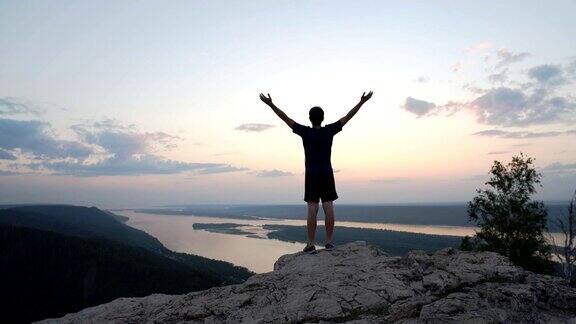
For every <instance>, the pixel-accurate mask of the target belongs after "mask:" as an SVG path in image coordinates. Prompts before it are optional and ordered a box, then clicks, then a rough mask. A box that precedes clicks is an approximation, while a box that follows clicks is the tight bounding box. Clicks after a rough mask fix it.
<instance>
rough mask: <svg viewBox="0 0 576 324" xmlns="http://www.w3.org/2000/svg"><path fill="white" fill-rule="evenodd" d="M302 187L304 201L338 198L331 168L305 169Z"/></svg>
mask: <svg viewBox="0 0 576 324" xmlns="http://www.w3.org/2000/svg"><path fill="white" fill-rule="evenodd" d="M304 187H305V191H304V201H306V202H319V201H320V199H322V201H323V202H324V201H333V200H336V199H338V194H336V185H335V183H334V173H333V172H332V170H326V171H322V172H309V171H306V177H305V180H304Z"/></svg>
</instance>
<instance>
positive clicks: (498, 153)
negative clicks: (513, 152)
mask: <svg viewBox="0 0 576 324" xmlns="http://www.w3.org/2000/svg"><path fill="white" fill-rule="evenodd" d="M507 153H510V152H508V151H491V152H488V155H500V154H507Z"/></svg>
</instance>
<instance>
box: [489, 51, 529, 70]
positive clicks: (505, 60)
mask: <svg viewBox="0 0 576 324" xmlns="http://www.w3.org/2000/svg"><path fill="white" fill-rule="evenodd" d="M528 57H530V53H527V52H522V53H514V52H510V51H509V50H508V49H507V48H501V49H499V50H498V51H497V52H496V58H497V62H496V68H504V67H506V66H508V65H510V64H513V63H518V62H521V61H523V60H524V59H526V58H528Z"/></svg>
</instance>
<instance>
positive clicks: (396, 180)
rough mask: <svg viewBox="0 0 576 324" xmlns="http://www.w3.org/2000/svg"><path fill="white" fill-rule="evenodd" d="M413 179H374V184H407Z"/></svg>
mask: <svg viewBox="0 0 576 324" xmlns="http://www.w3.org/2000/svg"><path fill="white" fill-rule="evenodd" d="M410 180H411V179H409V178H403V177H391V178H379V179H374V180H372V182H378V183H399V182H407V181H410Z"/></svg>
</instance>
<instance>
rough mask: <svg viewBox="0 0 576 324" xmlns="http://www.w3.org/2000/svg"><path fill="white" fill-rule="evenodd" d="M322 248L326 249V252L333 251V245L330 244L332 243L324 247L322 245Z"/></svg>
mask: <svg viewBox="0 0 576 324" xmlns="http://www.w3.org/2000/svg"><path fill="white" fill-rule="evenodd" d="M324 247H325V248H326V250H328V251H331V250H333V249H334V243H332V242H330V243H326V245H324Z"/></svg>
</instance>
